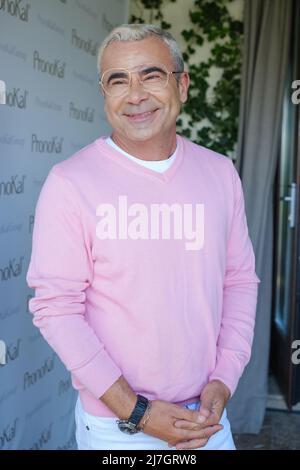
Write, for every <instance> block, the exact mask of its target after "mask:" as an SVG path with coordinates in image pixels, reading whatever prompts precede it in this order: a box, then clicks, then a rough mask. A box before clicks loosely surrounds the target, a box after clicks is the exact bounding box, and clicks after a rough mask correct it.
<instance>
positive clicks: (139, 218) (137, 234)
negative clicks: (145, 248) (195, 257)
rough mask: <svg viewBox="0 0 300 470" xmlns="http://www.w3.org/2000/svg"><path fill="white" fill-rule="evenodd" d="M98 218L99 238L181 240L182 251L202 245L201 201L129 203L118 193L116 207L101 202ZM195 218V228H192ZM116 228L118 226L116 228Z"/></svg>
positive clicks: (202, 213)
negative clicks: (183, 244)
mask: <svg viewBox="0 0 300 470" xmlns="http://www.w3.org/2000/svg"><path fill="white" fill-rule="evenodd" d="M96 215H97V216H99V217H101V220H100V221H99V222H98V223H97V226H96V236H97V238H99V239H100V240H107V239H110V240H115V239H119V240H121V239H123V240H125V239H128V238H130V239H132V240H138V239H144V240H148V239H152V240H158V239H159V238H161V239H164V240H170V239H171V238H174V239H176V240H182V239H185V240H186V242H185V249H186V250H200V249H202V248H203V245H204V204H195V205H194V204H191V203H187V204H183V205H182V204H177V203H174V204H166V203H163V204H150V208H148V206H147V205H145V204H141V203H133V204H130V205H129V206H128V202H127V196H126V195H123V196H119V201H118V207H117V208H116V207H115V206H114V205H113V204H110V203H101V204H99V205H98V207H97V209H96ZM193 219H195V228H193V225H194V224H193ZM117 227H118V229H117Z"/></svg>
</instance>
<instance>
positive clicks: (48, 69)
mask: <svg viewBox="0 0 300 470" xmlns="http://www.w3.org/2000/svg"><path fill="white" fill-rule="evenodd" d="M33 68H34V69H35V70H38V71H39V72H42V73H47V74H49V75H51V76H52V77H57V78H64V77H65V68H66V63H65V62H62V61H61V60H59V59H55V60H54V62H50V61H49V60H46V59H45V58H42V57H41V56H40V54H39V52H38V51H34V53H33Z"/></svg>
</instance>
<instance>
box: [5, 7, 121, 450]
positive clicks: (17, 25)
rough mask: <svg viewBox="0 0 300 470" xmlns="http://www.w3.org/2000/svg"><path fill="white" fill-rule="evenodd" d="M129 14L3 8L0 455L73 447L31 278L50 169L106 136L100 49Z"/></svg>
mask: <svg viewBox="0 0 300 470" xmlns="http://www.w3.org/2000/svg"><path fill="white" fill-rule="evenodd" d="M127 15H128V4H127V0H51V1H50V0H0V81H1V80H2V81H4V82H5V84H6V104H0V342H1V341H3V342H4V343H2V342H1V345H2V350H3V345H4V344H5V345H6V351H5V354H4V356H3V357H2V358H0V450H2V449H75V448H76V442H75V427H74V400H75V398H76V392H75V390H73V388H72V386H71V381H70V376H69V373H68V371H67V370H66V368H65V367H64V365H63V364H62V363H61V361H60V360H59V358H58V357H57V355H56V354H55V353H54V352H53V351H52V350H51V348H50V347H49V346H48V345H47V343H46V342H45V340H44V339H43V338H42V336H41V335H40V333H39V331H38V330H37V329H36V328H35V327H34V326H33V324H32V314H31V313H30V312H29V310H28V300H29V299H30V297H31V296H32V294H33V292H32V291H31V290H30V289H29V288H28V287H27V284H26V280H25V276H26V272H27V268H28V264H29V260H30V253H31V235H32V228H33V224H34V209H35V205H36V201H37V198H38V195H39V193H40V190H41V187H42V184H43V182H44V180H45V177H46V175H47V174H48V172H49V170H50V168H51V167H52V166H53V165H54V164H55V163H57V162H58V161H61V160H63V159H65V158H67V157H69V156H70V155H72V154H73V153H75V152H76V151H77V150H78V149H79V148H81V147H83V146H85V145H86V144H87V143H89V142H91V141H92V140H94V139H95V138H97V137H98V136H99V135H101V134H103V133H107V132H109V127H108V125H107V123H106V121H105V118H104V114H103V107H102V99H101V96H100V94H99V92H98V89H97V69H96V50H97V47H98V45H99V43H100V42H101V41H102V39H103V38H104V37H105V36H106V35H107V34H108V33H109V31H110V30H111V29H112V28H113V27H114V26H116V25H118V24H120V23H123V22H126V21H127ZM49 224H51V220H49ZM4 362H5V364H3V363H4Z"/></svg>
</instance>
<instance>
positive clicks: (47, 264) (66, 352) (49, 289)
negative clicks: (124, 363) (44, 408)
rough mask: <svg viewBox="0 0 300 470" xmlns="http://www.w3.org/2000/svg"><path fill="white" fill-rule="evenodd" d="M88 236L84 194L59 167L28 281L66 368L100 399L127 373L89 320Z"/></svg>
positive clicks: (38, 320) (44, 198) (38, 317)
mask: <svg viewBox="0 0 300 470" xmlns="http://www.w3.org/2000/svg"><path fill="white" fill-rule="evenodd" d="M84 233H85V231H84V230H83V224H82V218H81V215H80V206H79V203H78V194H77V192H76V191H75V189H74V187H73V185H72V184H71V182H70V181H69V180H68V179H67V178H66V177H65V176H64V174H63V173H62V172H61V170H60V169H59V168H57V165H55V166H54V167H53V168H52V170H51V171H50V173H49V175H48V177H47V178H46V181H45V183H44V185H43V188H42V191H41V193H40V196H39V199H38V203H37V206H36V210H35V221H34V228H33V238H32V254H31V260H30V264H29V268H28V272H27V276H26V280H27V283H28V285H29V287H31V288H33V289H35V296H34V297H33V298H32V299H31V300H30V301H29V310H30V312H31V313H32V314H33V324H34V325H35V326H36V327H38V328H39V330H40V332H41V334H42V336H43V337H44V338H45V340H46V341H47V342H48V344H49V345H50V346H51V347H52V348H53V350H54V351H55V352H56V353H57V355H58V356H59V358H60V359H61V361H62V362H63V363H64V365H65V366H66V368H67V369H68V370H69V371H70V372H72V374H73V375H74V376H75V377H76V378H77V379H78V380H79V381H80V382H81V384H82V385H83V386H84V387H85V388H86V389H88V390H89V391H90V392H91V393H92V394H93V395H94V396H95V397H96V398H100V396H102V395H103V394H104V393H105V391H106V390H107V389H108V388H109V387H110V386H111V385H112V384H113V383H114V382H115V381H116V380H117V379H118V378H119V377H120V376H121V375H122V372H121V371H120V369H119V368H118V367H117V365H116V364H115V362H114V361H113V360H112V358H111V357H110V356H109V354H108V353H107V351H106V350H105V346H104V345H103V343H102V342H101V340H100V339H99V338H98V337H97V336H96V334H95V332H94V330H93V329H92V328H91V327H90V325H89V324H88V322H87V321H86V318H85V300H86V292H85V291H86V289H87V287H88V286H89V285H90V284H91V282H92V280H93V261H92V257H91V253H90V250H89V247H88V243H87V241H86V239H85V236H84Z"/></svg>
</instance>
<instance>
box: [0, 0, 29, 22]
mask: <svg viewBox="0 0 300 470" xmlns="http://www.w3.org/2000/svg"><path fill="white" fill-rule="evenodd" d="M29 9H30V4H29V3H26V5H25V4H24V3H23V0H0V11H1V10H2V11H5V12H6V13H8V14H9V15H11V16H14V17H15V18H18V19H19V20H21V21H26V22H28V18H29Z"/></svg>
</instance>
